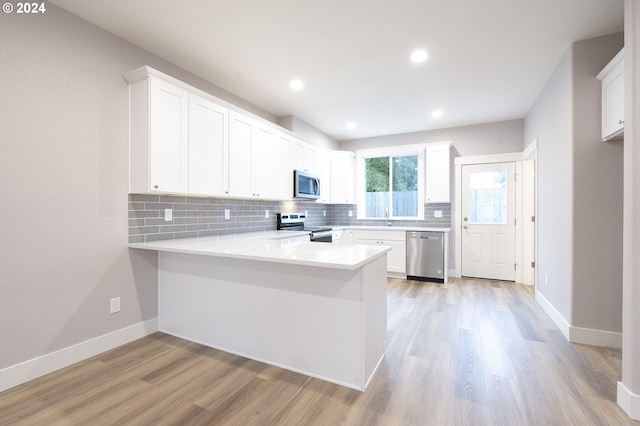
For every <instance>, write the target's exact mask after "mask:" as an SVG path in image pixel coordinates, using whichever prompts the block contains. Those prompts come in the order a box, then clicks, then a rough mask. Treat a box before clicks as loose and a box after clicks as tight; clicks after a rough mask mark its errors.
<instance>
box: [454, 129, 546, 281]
mask: <svg viewBox="0 0 640 426" xmlns="http://www.w3.org/2000/svg"><path fill="white" fill-rule="evenodd" d="M532 145H533V147H532ZM536 147H537V141H534V142H533V143H532V144H531V145H529V146H528V147H527V148H526V149H525V151H524V152H513V153H505V154H490V155H473V156H466V157H456V158H455V160H454V165H455V172H454V174H455V205H454V227H453V229H452V231H453V235H454V238H455V268H454V270H453V274H452V276H455V277H461V276H462V232H461V230H462V166H465V165H472V164H492V163H509V162H512V163H515V182H516V186H515V191H516V197H515V198H516V199H515V218H516V227H515V228H516V229H515V240H516V241H515V256H514V259H515V263H516V265H518V266H519V267H516V275H515V278H516V282H518V283H521V282H522V271H523V268H522V262H523V250H522V247H523V239H524V236H523V232H522V228H523V226H522V224H523V223H524V217H523V216H524V208H523V187H522V186H523V179H522V178H521V176H522V164H523V160H524V159H525V158H526V159H530V158H531V156H532V155H533V156H534V157H535V156H536ZM525 154H526V156H525ZM536 180H537V174H536ZM536 208H537V207H536ZM535 246H536V247H537V244H536V245H535ZM536 250H537V249H536ZM534 256H535V255H534ZM535 257H537V256H535ZM536 278H537V277H536ZM536 281H537V280H536ZM534 284H535V283H534Z"/></svg>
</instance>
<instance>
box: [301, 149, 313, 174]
mask: <svg viewBox="0 0 640 426" xmlns="http://www.w3.org/2000/svg"><path fill="white" fill-rule="evenodd" d="M302 170H304V171H305V172H309V173H315V172H316V149H315V147H313V146H311V145H306V144H305V145H304V164H303V167H302Z"/></svg>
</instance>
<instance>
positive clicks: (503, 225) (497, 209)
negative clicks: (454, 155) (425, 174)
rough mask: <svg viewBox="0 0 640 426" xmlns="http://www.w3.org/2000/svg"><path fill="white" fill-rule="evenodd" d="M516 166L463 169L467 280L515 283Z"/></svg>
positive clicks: (463, 216) (464, 261)
mask: <svg viewBox="0 0 640 426" xmlns="http://www.w3.org/2000/svg"><path fill="white" fill-rule="evenodd" d="M514 173H515V163H494V164H474V165H465V166H462V229H461V232H462V235H461V243H462V265H461V273H462V276H465V277H476V278H488V279H495V280H506V281H514V280H515V246H516V244H515V179H514Z"/></svg>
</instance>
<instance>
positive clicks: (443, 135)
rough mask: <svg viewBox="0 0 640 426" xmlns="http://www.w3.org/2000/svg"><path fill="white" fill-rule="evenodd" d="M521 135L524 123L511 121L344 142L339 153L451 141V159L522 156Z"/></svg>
mask: <svg viewBox="0 0 640 426" xmlns="http://www.w3.org/2000/svg"><path fill="white" fill-rule="evenodd" d="M523 131H524V120H511V121H502V122H499V123H486V124H477V125H473V126H463V127H453V128H449V129H438V130H427V131H424V132H414V133H404V134H399V135H389V136H378V137H374V138H365V139H353V140H347V141H342V142H340V149H342V150H346V151H356V150H358V149H365V148H379V147H387V146H394V145H409V144H417V143H431V142H446V141H451V142H452V143H453V149H454V152H453V155H455V156H467V155H485V154H502V153H508V152H521V151H522V150H523V149H524V148H523V140H522V135H523ZM452 173H453V170H452Z"/></svg>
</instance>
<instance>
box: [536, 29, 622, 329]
mask: <svg viewBox="0 0 640 426" xmlns="http://www.w3.org/2000/svg"><path fill="white" fill-rule="evenodd" d="M622 42H623V36H622V34H615V35H612V36H606V37H600V38H597V39H592V40H585V41H581V42H577V43H574V44H573V45H572V46H571V48H570V49H569V50H568V51H567V52H566V54H565V55H564V56H563V58H562V60H561V61H560V63H559V64H558V66H557V67H556V69H555V71H554V72H553V74H552V75H551V77H550V79H549V81H548V83H547V84H546V86H545V87H544V88H543V90H542V92H541V94H540V96H539V98H538V100H537V101H536V103H535V104H534V106H533V107H532V108H531V110H530V111H529V113H528V115H527V117H526V120H525V141H527V142H529V141H532V140H533V139H535V138H537V139H538V165H537V168H538V220H537V223H538V244H539V245H538V262H537V265H536V266H537V267H538V279H539V282H538V288H537V290H538V291H539V292H540V293H541V294H542V295H543V296H544V297H545V298H546V299H547V300H548V301H549V302H550V303H551V304H552V305H553V306H554V307H555V309H556V310H557V311H558V312H559V313H560V314H561V315H562V316H563V317H564V318H565V320H566V321H567V322H568V323H569V324H570V325H571V326H574V327H582V328H591V329H598V330H606V331H614V332H620V331H621V326H622V319H621V318H622V317H621V308H622V213H621V212H622V185H623V183H622V160H623V155H622V154H623V152H622V144H621V143H620V142H602V141H601V139H600V131H601V130H600V120H601V118H600V117H601V115H600V114H601V110H600V105H601V102H600V99H601V94H600V91H601V85H600V81H599V80H597V79H596V75H597V74H598V72H599V71H600V70H601V69H602V68H603V67H604V66H605V65H606V64H607V62H609V60H611V59H612V58H613V56H615V54H616V53H617V52H618V51H619V50H620V48H621V47H622ZM547 278H548V280H547ZM547 282H548V285H547V284H546V283H547Z"/></svg>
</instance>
